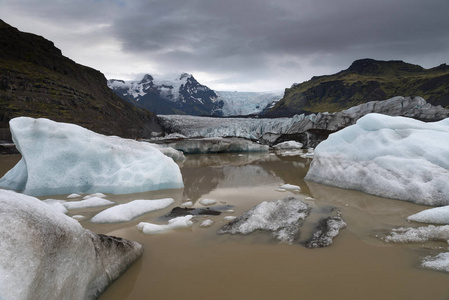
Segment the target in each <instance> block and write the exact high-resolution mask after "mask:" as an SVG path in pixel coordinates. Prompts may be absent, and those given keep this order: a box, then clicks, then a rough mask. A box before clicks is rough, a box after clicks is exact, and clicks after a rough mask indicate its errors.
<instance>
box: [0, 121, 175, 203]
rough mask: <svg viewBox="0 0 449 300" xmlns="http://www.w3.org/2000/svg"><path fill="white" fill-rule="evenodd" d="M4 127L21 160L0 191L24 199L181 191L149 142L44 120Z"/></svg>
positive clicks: (169, 164) (168, 162)
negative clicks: (16, 193) (24, 196)
mask: <svg viewBox="0 0 449 300" xmlns="http://www.w3.org/2000/svg"><path fill="white" fill-rule="evenodd" d="M10 128H11V134H12V138H13V140H14V144H15V145H16V147H17V149H18V150H19V151H20V153H21V154H22V159H21V160H20V161H19V163H18V164H17V165H16V166H15V167H14V168H13V169H11V170H10V171H9V172H8V173H6V175H5V176H3V177H2V178H1V179H0V187H3V188H7V189H13V190H17V191H21V192H23V193H25V194H30V195H60V194H69V193H94V192H105V193H115V194H124V193H135V192H145V191H150V190H158V189H177V188H182V187H183V182H182V177H181V172H180V170H179V167H178V165H177V164H176V163H175V162H174V161H173V160H172V159H171V158H169V157H167V156H165V155H164V154H162V153H161V152H160V151H159V150H157V149H155V148H154V147H153V146H151V145H150V144H149V143H146V142H138V141H135V140H130V139H122V138H119V137H116V136H104V135H101V134H97V133H94V132H92V131H89V130H87V129H85V128H82V127H80V126H77V125H73V124H67V123H57V122H53V121H51V120H48V119H33V118H28V117H19V118H15V119H12V120H11V121H10Z"/></svg>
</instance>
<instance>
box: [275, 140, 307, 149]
mask: <svg viewBox="0 0 449 300" xmlns="http://www.w3.org/2000/svg"><path fill="white" fill-rule="evenodd" d="M302 146H303V144H301V143H300V142H296V141H286V142H282V143H279V144H276V145H274V146H273V148H274V149H276V150H283V149H301V148H302Z"/></svg>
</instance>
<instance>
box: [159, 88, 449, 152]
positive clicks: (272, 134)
mask: <svg viewBox="0 0 449 300" xmlns="http://www.w3.org/2000/svg"><path fill="white" fill-rule="evenodd" d="M369 113H380V114H385V115H391V116H405V117H410V118H416V119H419V120H426V121H437V120H441V119H444V118H447V117H448V116H449V110H448V109H445V108H442V107H441V106H432V105H431V104H429V103H427V102H426V100H424V99H423V98H421V97H401V96H398V97H393V98H391V99H387V100H382V101H371V102H367V103H363V104H360V105H357V106H354V107H351V108H349V109H346V110H343V111H341V112H336V113H327V112H324V113H317V114H309V115H305V114H301V115H295V116H293V117H291V118H274V119H265V118H213V117H197V116H181V115H158V118H159V120H160V121H161V125H162V126H163V127H164V128H165V130H166V131H167V132H172V133H177V134H182V135H183V136H186V137H188V138H194V137H242V138H247V139H251V140H266V143H267V144H269V145H271V144H273V143H276V139H277V138H278V137H279V135H288V134H298V133H304V134H305V139H306V141H308V140H311V139H316V138H318V139H321V140H322V139H325V138H326V137H327V135H324V137H313V134H312V133H311V132H310V131H311V130H325V131H329V132H334V131H338V130H341V129H343V128H345V127H347V126H350V125H353V124H355V123H356V121H357V120H358V119H360V118H361V117H363V116H365V115H367V114H369ZM321 140H319V141H318V142H320V141H321ZM309 143H310V141H309ZM303 144H304V147H310V145H309V144H308V143H303ZM315 144H316V142H314V143H313V146H312V147H314V146H315Z"/></svg>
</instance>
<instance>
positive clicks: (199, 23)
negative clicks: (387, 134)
mask: <svg viewBox="0 0 449 300" xmlns="http://www.w3.org/2000/svg"><path fill="white" fill-rule="evenodd" d="M13 1H14V2H13ZM4 4H6V7H10V10H16V11H17V12H20V14H24V15H27V16H28V17H30V16H32V17H33V18H32V19H45V20H47V22H51V23H52V24H54V26H61V27H64V26H67V27H68V26H70V27H73V26H80V27H82V26H85V27H89V26H90V27H92V28H95V26H97V25H98V24H106V25H107V26H103V27H101V28H99V29H98V30H93V31H91V32H90V33H89V34H85V38H86V39H87V37H89V38H90V40H91V41H92V40H95V36H98V37H99V41H101V42H103V40H104V37H105V36H109V37H111V38H114V39H115V41H116V42H117V43H118V44H119V45H120V47H121V49H122V52H123V53H124V55H125V54H126V55H130V56H134V57H135V58H136V59H137V58H138V59H139V61H147V62H151V65H152V66H154V68H156V69H157V70H156V71H157V72H159V73H162V72H169V73H173V72H184V71H187V72H194V71H195V72H202V73H205V74H210V75H211V77H217V76H218V77H222V78H223V80H224V81H227V82H235V81H241V82H242V84H243V83H246V84H248V86H251V85H252V83H254V82H256V81H257V82H263V81H264V80H265V81H266V82H268V81H270V80H271V81H276V80H277V81H279V82H280V83H279V84H280V85H284V86H280V87H279V88H283V87H286V82H289V84H291V83H293V82H298V81H303V80H305V79H309V78H310V77H311V76H313V75H321V74H316V73H313V72H319V71H321V72H328V73H334V72H336V71H339V70H341V69H344V68H347V67H348V66H349V64H350V63H351V62H352V61H353V60H355V59H359V58H365V57H372V58H377V59H403V60H405V61H409V62H411V63H416V64H422V65H423V66H424V67H432V66H436V65H438V64H440V63H444V62H447V61H448V56H449V54H447V53H449V51H448V50H449V49H448V48H449V29H448V28H449V18H447V12H448V11H449V2H448V1H447V0H427V1H422V0H395V1H391V0H377V1H360V0H278V1H272V0H258V1H252V0H226V1H210V0H189V1H186V0H152V1H144V0H120V1H114V0H82V1H67V0H66V1H56V0H50V1H47V2H45V5H43V4H42V2H41V1H34V0H0V5H2V6H3V5H4ZM0 16H1V13H0ZM12 25H13V26H14V24H12ZM40 34H41V35H44V36H45V32H43V33H40ZM77 38H79V40H80V41H81V40H83V38H84V37H83V33H82V32H81V33H80V36H79V37H77ZM55 42H57V41H55ZM441 60H444V61H441ZM100 69H101V68H100ZM152 71H153V70H148V72H152ZM295 74H296V75H295ZM270 75H271V76H273V77H272V78H271V79H270ZM289 84H288V85H289ZM288 85H287V86H288Z"/></svg>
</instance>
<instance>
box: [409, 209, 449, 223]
mask: <svg viewBox="0 0 449 300" xmlns="http://www.w3.org/2000/svg"><path fill="white" fill-rule="evenodd" d="M407 220H409V221H415V222H421V223H432V224H449V205H446V206H442V207H435V208H431V209H426V210H423V211H421V212H419V213H417V214H414V215H411V216H409V217H408V218H407Z"/></svg>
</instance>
